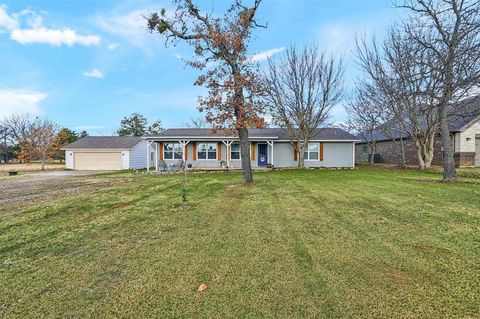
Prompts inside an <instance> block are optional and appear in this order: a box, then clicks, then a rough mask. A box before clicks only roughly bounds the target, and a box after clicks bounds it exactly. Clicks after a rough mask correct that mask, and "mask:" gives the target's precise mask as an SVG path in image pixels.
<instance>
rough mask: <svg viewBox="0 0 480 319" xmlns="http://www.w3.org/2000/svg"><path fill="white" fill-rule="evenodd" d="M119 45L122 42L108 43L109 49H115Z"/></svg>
mask: <svg viewBox="0 0 480 319" xmlns="http://www.w3.org/2000/svg"><path fill="white" fill-rule="evenodd" d="M119 46H120V44H118V43H110V44H109V45H108V49H109V50H115V49H116V48H118V47H119Z"/></svg>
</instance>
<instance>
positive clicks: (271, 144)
mask: <svg viewBox="0 0 480 319" xmlns="http://www.w3.org/2000/svg"><path fill="white" fill-rule="evenodd" d="M267 144H268V145H270V149H271V150H272V162H271V163H270V164H271V165H272V166H273V141H267Z"/></svg>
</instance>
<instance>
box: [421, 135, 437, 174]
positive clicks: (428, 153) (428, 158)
mask: <svg viewBox="0 0 480 319" xmlns="http://www.w3.org/2000/svg"><path fill="white" fill-rule="evenodd" d="M434 142H435V134H431V135H429V136H428V138H427V141H426V143H425V147H426V149H425V153H424V158H425V168H431V167H432V161H433V151H434Z"/></svg>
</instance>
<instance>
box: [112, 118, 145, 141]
mask: <svg viewBox="0 0 480 319" xmlns="http://www.w3.org/2000/svg"><path fill="white" fill-rule="evenodd" d="M146 132H147V118H146V117H145V116H143V115H142V114H140V113H133V114H132V115H130V116H129V117H124V118H123V119H122V121H121V122H120V128H119V129H118V131H117V134H118V135H119V136H143V135H145V133H146Z"/></svg>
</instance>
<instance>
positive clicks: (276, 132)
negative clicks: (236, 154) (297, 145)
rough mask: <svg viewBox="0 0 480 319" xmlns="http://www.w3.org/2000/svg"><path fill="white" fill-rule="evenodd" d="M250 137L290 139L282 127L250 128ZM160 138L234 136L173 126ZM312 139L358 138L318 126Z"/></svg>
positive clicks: (342, 131) (220, 132)
mask: <svg viewBox="0 0 480 319" xmlns="http://www.w3.org/2000/svg"><path fill="white" fill-rule="evenodd" d="M248 133H249V137H250V138H264V137H265V138H275V139H278V140H289V137H288V134H287V131H286V130H285V129H282V128H264V129H248ZM149 137H150V138H152V137H158V138H166V137H172V138H178V137H191V138H201V137H210V138H211V137H229V138H232V137H233V135H232V134H225V133H224V132H223V131H220V130H217V131H216V132H212V130H211V129H208V128H172V129H168V130H165V131H163V132H161V133H160V134H157V135H155V136H149ZM311 139H312V140H333V141H334V140H348V141H354V140H358V139H357V138H356V137H355V136H354V135H352V134H350V133H348V132H346V131H344V130H342V129H340V128H318V129H316V130H315V131H314V133H313V135H312V137H311Z"/></svg>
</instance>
